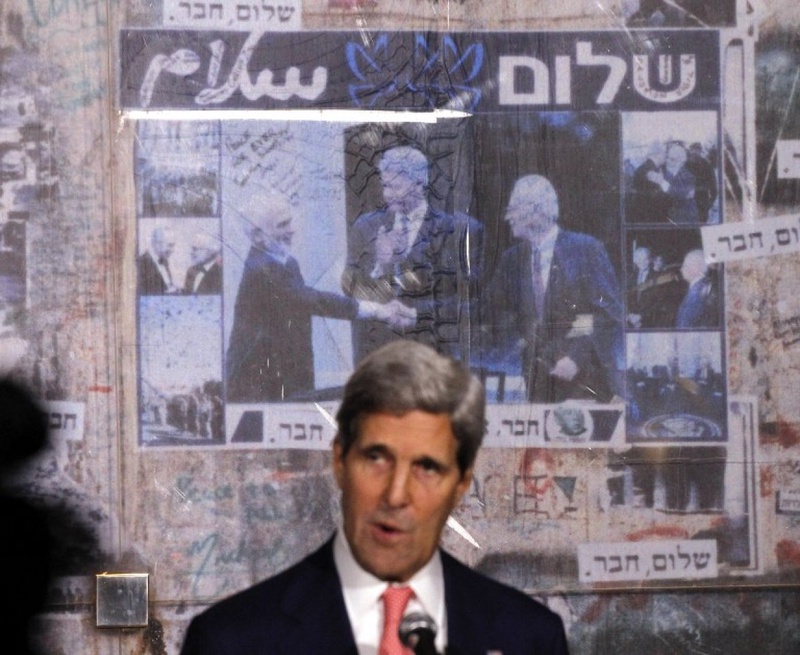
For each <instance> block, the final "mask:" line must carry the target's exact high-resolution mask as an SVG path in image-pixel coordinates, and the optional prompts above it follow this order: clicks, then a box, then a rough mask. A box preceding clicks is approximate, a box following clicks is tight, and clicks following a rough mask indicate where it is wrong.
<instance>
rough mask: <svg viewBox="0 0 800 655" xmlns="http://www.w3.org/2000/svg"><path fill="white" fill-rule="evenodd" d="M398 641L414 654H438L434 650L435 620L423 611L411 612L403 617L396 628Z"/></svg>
mask: <svg viewBox="0 0 800 655" xmlns="http://www.w3.org/2000/svg"><path fill="white" fill-rule="evenodd" d="M397 634H398V635H399V637H400V641H401V642H402V643H403V644H404V645H405V646H408V647H409V648H410V649H411V650H413V651H414V655H439V654H438V653H437V652H436V645H435V644H434V639H435V638H436V622H435V621H434V620H433V619H432V618H431V617H430V616H428V615H427V614H425V613H424V612H411V613H409V614H406V615H405V616H404V617H403V620H402V621H401V622H400V628H399V629H398V630H397Z"/></svg>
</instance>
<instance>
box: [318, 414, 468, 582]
mask: <svg viewBox="0 0 800 655" xmlns="http://www.w3.org/2000/svg"><path fill="white" fill-rule="evenodd" d="M457 450H458V442H457V441H456V438H455V436H454V435H453V430H452V425H451V422H450V417H449V416H447V415H446V414H431V413H429V412H424V411H419V410H414V411H411V412H408V413H406V414H403V415H402V416H395V415H393V414H370V415H367V416H366V417H365V418H364V419H363V420H362V421H361V426H360V430H359V434H358V437H357V438H356V440H355V442H354V443H353V444H352V446H351V447H350V449H349V450H348V451H347V455H344V456H343V454H342V447H341V444H340V443H339V441H338V440H336V441H335V442H334V447H333V469H334V474H335V476H336V481H337V483H338V485H339V488H340V489H341V490H342V515H343V518H344V533H345V536H346V537H347V541H348V543H349V544H350V549H351V550H352V551H353V555H354V556H355V559H356V561H357V562H358V563H359V564H360V565H361V567H362V568H364V569H365V570H366V571H369V572H370V573H372V574H373V575H374V576H376V577H378V578H380V579H381V580H392V581H399V582H404V581H406V580H408V579H409V578H411V576H413V575H414V573H416V572H417V571H419V570H420V569H421V568H422V567H423V566H425V564H426V563H427V562H428V560H430V558H431V557H432V556H433V553H434V551H435V550H436V547H437V546H438V544H439V538H440V536H441V532H442V528H443V527H444V524H445V521H447V517H448V516H449V514H450V512H451V511H452V510H453V508H454V507H455V506H456V504H457V503H458V502H459V500H460V499H461V496H462V495H463V494H464V492H465V491H466V490H467V488H468V487H469V484H470V481H471V480H472V471H471V469H470V470H468V471H465V472H464V474H463V475H462V473H461V471H460V469H459V467H458V462H457V461H456V453H457Z"/></svg>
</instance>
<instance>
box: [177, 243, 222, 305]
mask: <svg viewBox="0 0 800 655" xmlns="http://www.w3.org/2000/svg"><path fill="white" fill-rule="evenodd" d="M221 247H222V244H221V243H220V241H219V239H215V238H214V237H213V236H211V235H210V234H208V233H207V232H198V233H197V234H195V235H194V238H193V239H192V245H191V250H190V255H189V256H190V257H191V260H192V265H191V266H189V269H188V270H187V271H186V282H185V283H184V285H183V292H184V293H187V294H195V295H199V296H202V295H210V294H219V293H222V257H221V256H220V250H221Z"/></svg>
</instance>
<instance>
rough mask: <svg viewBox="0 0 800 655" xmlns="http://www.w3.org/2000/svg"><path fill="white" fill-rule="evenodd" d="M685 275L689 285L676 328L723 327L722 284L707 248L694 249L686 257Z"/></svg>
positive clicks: (679, 311)
mask: <svg viewBox="0 0 800 655" xmlns="http://www.w3.org/2000/svg"><path fill="white" fill-rule="evenodd" d="M681 276H683V279H684V280H686V282H687V283H688V284H689V288H688V289H687V290H686V295H685V296H684V298H683V301H682V302H681V304H680V306H679V307H678V316H677V319H676V321H675V327H678V328H718V327H719V326H720V304H719V303H720V297H719V283H718V282H717V280H716V277H715V271H710V270H709V268H708V265H707V264H706V260H705V255H704V254H703V251H702V250H700V249H698V250H690V251H689V252H687V253H686V256H685V257H684V258H683V265H682V266H681Z"/></svg>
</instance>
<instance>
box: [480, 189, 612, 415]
mask: <svg viewBox="0 0 800 655" xmlns="http://www.w3.org/2000/svg"><path fill="white" fill-rule="evenodd" d="M558 218H559V203H558V196H557V194H556V191H555V189H554V188H553V185H552V184H551V183H550V181H549V180H547V178H545V177H542V176H540V175H528V176H525V177H522V178H520V179H519V180H517V182H516V183H515V185H514V188H513V190H512V192H511V198H510V200H509V203H508V208H507V210H506V214H505V220H506V221H507V222H508V224H509V226H510V228H511V231H512V233H513V235H514V236H515V237H516V242H515V243H514V244H513V245H511V247H510V248H508V249H507V250H506V251H505V252H504V253H503V254H502V256H501V258H500V262H499V264H498V267H497V269H496V271H495V274H494V276H493V282H492V284H491V286H490V291H489V294H490V297H491V303H492V311H491V314H490V315H491V316H492V318H493V330H494V331H495V332H497V333H499V334H501V335H502V336H501V339H502V341H503V346H505V347H506V348H507V349H508V348H510V349H512V350H513V349H517V351H518V353H519V358H520V360H521V365H522V375H523V377H524V378H525V383H526V388H527V395H528V400H530V401H531V402H548V403H551V402H560V401H562V400H567V399H585V400H595V401H598V402H610V401H612V400H619V399H621V397H622V396H623V383H622V380H623V374H624V344H623V336H622V325H623V307H622V299H621V294H620V288H619V282H618V280H617V276H616V273H615V271H614V268H613V266H612V264H611V261H610V260H609V258H608V254H607V253H606V249H605V247H604V246H603V244H602V243H601V242H600V241H598V240H597V239H595V238H594V237H592V236H589V235H587V234H582V233H579V232H572V231H569V230H565V229H562V228H561V227H560V226H559V225H558ZM501 347H502V346H501Z"/></svg>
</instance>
